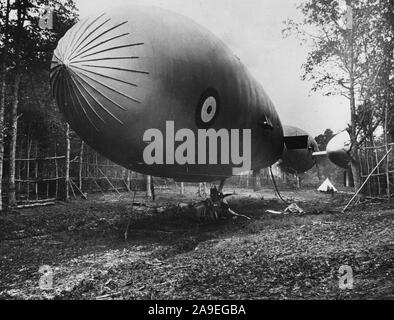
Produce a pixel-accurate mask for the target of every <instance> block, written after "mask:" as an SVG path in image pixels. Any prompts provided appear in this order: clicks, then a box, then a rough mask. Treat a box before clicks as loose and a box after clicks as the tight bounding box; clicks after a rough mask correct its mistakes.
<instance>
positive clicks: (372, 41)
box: [284, 0, 392, 188]
mask: <svg viewBox="0 0 394 320" xmlns="http://www.w3.org/2000/svg"><path fill="white" fill-rule="evenodd" d="M341 4H342V6H341ZM391 4H392V0H382V1H368V0H356V1H348V0H347V1H346V6H345V7H343V5H345V3H344V2H343V1H342V3H340V2H339V1H336V0H320V1H312V0H308V1H305V2H304V3H303V4H301V5H300V6H299V9H300V10H301V12H302V13H303V16H304V18H303V21H300V22H295V21H293V20H288V21H287V23H286V24H287V27H286V29H285V30H284V33H285V35H289V34H291V33H295V34H297V35H298V36H299V37H300V39H301V40H302V41H303V42H304V43H305V42H307V43H309V44H310V45H311V48H312V49H311V51H310V53H309V55H308V58H307V61H306V62H305V64H304V65H303V70H304V73H303V76H302V79H303V80H308V81H312V82H313V87H312V90H313V91H317V90H319V91H322V92H323V94H325V95H342V96H344V97H346V98H347V99H348V100H349V110H350V115H351V122H350V124H349V127H348V131H349V134H350V137H351V143H352V148H351V152H350V154H351V156H352V159H353V161H352V172H353V176H354V180H355V187H356V188H358V187H359V186H360V184H361V178H360V168H359V155H358V149H359V146H360V144H361V143H362V142H363V141H364V139H365V137H367V136H370V135H373V133H374V132H375V130H376V129H377V127H378V126H379V125H382V123H383V119H384V110H385V101H384V99H382V96H384V94H383V93H382V92H384V91H386V90H387V85H384V82H383V81H381V80H382V76H383V73H382V70H384V69H385V66H384V64H385V61H387V52H386V51H385V50H384V47H385V43H387V42H392V34H391V35H390V33H389V32H388V20H387V19H385V18H384V17H383V15H384V14H385V12H386V11H387V10H388V9H387V8H388V6H389V5H391ZM344 14H345V15H346V17H347V21H346V22H344V20H343V15H344Z"/></svg>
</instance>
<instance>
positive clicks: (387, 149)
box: [384, 95, 391, 202]
mask: <svg viewBox="0 0 394 320" xmlns="http://www.w3.org/2000/svg"><path fill="white" fill-rule="evenodd" d="M388 113H389V99H388V95H387V98H386V104H385V114H384V142H385V145H386V152H389V140H388V138H389V137H388V117H389V114H388ZM386 184H387V189H386V192H387V198H388V201H389V202H391V191H390V154H389V155H388V156H387V159H386Z"/></svg>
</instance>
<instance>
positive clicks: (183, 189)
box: [181, 182, 185, 196]
mask: <svg viewBox="0 0 394 320" xmlns="http://www.w3.org/2000/svg"><path fill="white" fill-rule="evenodd" d="M184 194H185V184H184V183H183V182H181V196H183V195H184Z"/></svg>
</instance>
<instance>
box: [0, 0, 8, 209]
mask: <svg viewBox="0 0 394 320" xmlns="http://www.w3.org/2000/svg"><path fill="white" fill-rule="evenodd" d="M9 13H10V0H7V4H6V11H5V25H4V40H3V52H2V61H1V70H0V71H1V72H0V74H1V96H0V211H2V210H3V197H2V195H3V191H2V190H3V189H2V182H3V158H4V127H5V126H4V111H5V96H6V67H7V58H8V36H9V32H8V26H9Z"/></svg>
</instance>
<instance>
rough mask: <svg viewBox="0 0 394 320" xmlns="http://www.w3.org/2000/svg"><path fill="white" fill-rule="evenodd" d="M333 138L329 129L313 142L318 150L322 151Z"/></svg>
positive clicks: (332, 133)
mask: <svg viewBox="0 0 394 320" xmlns="http://www.w3.org/2000/svg"><path fill="white" fill-rule="evenodd" d="M333 137H334V132H333V131H332V130H331V129H326V131H324V133H323V134H319V135H318V136H317V137H316V138H315V140H316V142H317V145H318V146H319V150H321V151H324V150H326V148H327V144H328V143H329V142H330V140H331V139H332V138H333Z"/></svg>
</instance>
